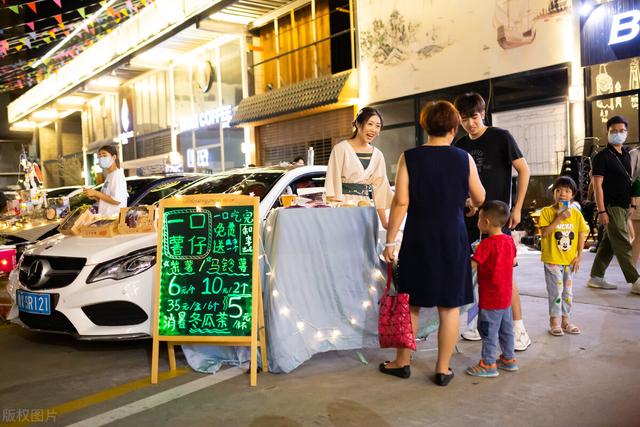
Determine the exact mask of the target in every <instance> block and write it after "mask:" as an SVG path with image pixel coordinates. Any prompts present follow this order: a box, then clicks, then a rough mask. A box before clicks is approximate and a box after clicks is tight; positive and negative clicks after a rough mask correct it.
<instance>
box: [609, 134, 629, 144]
mask: <svg viewBox="0 0 640 427" xmlns="http://www.w3.org/2000/svg"><path fill="white" fill-rule="evenodd" d="M626 139H627V134H626V133H610V134H609V143H610V144H613V145H620V144H622V143H624V141H625V140H626Z"/></svg>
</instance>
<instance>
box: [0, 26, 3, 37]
mask: <svg viewBox="0 0 640 427" xmlns="http://www.w3.org/2000/svg"><path fill="white" fill-rule="evenodd" d="M3 34H4V29H2V28H0V36H1V35H3Z"/></svg>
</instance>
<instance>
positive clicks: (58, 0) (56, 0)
mask: <svg viewBox="0 0 640 427" xmlns="http://www.w3.org/2000/svg"><path fill="white" fill-rule="evenodd" d="M53 2H54V3H55V4H56V5H58V7H59V8H62V4H61V3H62V0H53Z"/></svg>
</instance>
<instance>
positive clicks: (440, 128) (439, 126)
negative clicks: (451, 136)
mask: <svg viewBox="0 0 640 427" xmlns="http://www.w3.org/2000/svg"><path fill="white" fill-rule="evenodd" d="M459 125H460V114H459V113H458V110H456V107H454V106H453V104H452V103H450V102H449V101H436V102H430V103H428V104H427V105H425V106H424V107H423V108H422V111H420V126H422V128H423V129H424V130H425V132H427V135H429V136H445V135H446V134H447V133H449V132H451V129H457V128H458V126H459Z"/></svg>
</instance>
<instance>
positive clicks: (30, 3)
mask: <svg viewBox="0 0 640 427" xmlns="http://www.w3.org/2000/svg"><path fill="white" fill-rule="evenodd" d="M27 6H29V9H31V10H33V13H38V11H37V10H36V2H34V1H32V2H29V3H27Z"/></svg>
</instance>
